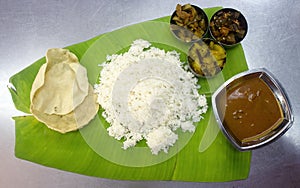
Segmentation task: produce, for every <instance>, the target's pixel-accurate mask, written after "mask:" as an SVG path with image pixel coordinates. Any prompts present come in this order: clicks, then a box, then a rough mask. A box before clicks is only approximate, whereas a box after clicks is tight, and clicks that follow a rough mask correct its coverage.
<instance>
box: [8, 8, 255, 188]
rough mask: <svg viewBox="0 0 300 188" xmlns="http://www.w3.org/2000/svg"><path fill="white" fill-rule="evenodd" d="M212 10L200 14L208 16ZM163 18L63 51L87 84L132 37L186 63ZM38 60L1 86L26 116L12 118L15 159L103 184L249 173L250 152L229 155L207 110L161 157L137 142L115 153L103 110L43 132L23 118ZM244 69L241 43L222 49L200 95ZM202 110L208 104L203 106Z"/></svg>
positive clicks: (231, 150) (40, 126)
mask: <svg viewBox="0 0 300 188" xmlns="http://www.w3.org/2000/svg"><path fill="white" fill-rule="evenodd" d="M219 9H220V7H215V8H208V9H205V12H206V13H207V15H208V17H211V15H212V14H213V13H214V12H215V11H217V10H219ZM169 19H170V17H169V16H166V17H163V18H159V19H156V20H152V21H147V22H142V23H139V24H135V25H131V26H127V27H124V28H121V29H119V30H116V31H112V32H110V33H106V34H103V35H99V36H96V37H94V38H92V39H90V40H88V41H85V42H81V43H78V44H75V45H72V46H68V47H66V48H67V49H69V50H70V51H71V52H73V53H75V54H76V55H77V57H78V58H79V60H80V63H81V64H82V65H83V66H85V67H86V68H87V71H88V78H89V82H90V83H91V84H92V85H93V84H95V83H97V82H98V77H99V72H100V70H101V67H100V66H98V64H101V63H102V62H104V61H105V59H106V55H108V54H115V53H122V52H125V51H126V50H128V48H129V46H130V44H131V43H132V41H133V40H135V39H139V38H142V39H145V40H148V41H150V42H151V43H152V44H153V46H155V47H158V48H161V49H164V50H167V51H169V50H176V51H178V52H180V53H181V56H180V58H181V60H182V61H186V59H187V55H186V54H187V51H188V48H189V45H188V44H184V43H182V42H180V41H178V40H177V39H176V38H175V37H174V36H173V35H172V34H171V32H170V30H169V24H168V22H169ZM43 63H45V58H44V57H43V58H41V59H40V60H38V61H36V62H34V63H33V64H32V65H30V66H28V67H27V68H25V69H23V70H22V71H21V72H19V73H17V74H15V75H14V76H12V77H11V78H10V80H9V81H10V83H11V84H12V85H13V87H11V88H9V90H10V93H11V96H12V99H13V102H14V104H15V107H16V108H17V109H18V110H20V111H22V112H24V113H27V114H28V115H26V116H19V117H13V119H14V120H15V134H16V137H15V138H16V141H15V156H16V157H17V158H20V159H24V160H28V161H31V162H34V163H37V164H41V165H44V166H47V167H52V168H56V169H61V170H65V171H70V172H74V173H79V174H84V175H88V176H95V177H101V178H109V179H119V180H176V181H193V182H222V181H232V180H239V179H245V178H247V177H248V174H249V169H250V160H251V152H239V151H237V150H236V149H235V148H234V147H233V146H232V145H231V144H230V143H229V142H228V141H227V140H226V138H225V137H224V136H223V135H222V134H221V133H218V132H214V131H206V130H210V128H211V127H216V126H217V125H216V121H215V120H214V119H213V114H212V110H211V108H209V110H208V112H207V113H206V114H205V115H204V119H203V120H201V121H200V122H199V123H198V124H197V125H196V126H197V128H196V131H195V132H194V133H183V132H181V131H178V132H177V133H178V135H179V139H178V141H177V142H176V144H175V145H174V146H173V147H171V148H170V150H169V152H168V153H164V152H161V153H159V154H158V155H152V154H151V152H150V150H149V149H148V148H147V147H146V145H145V143H143V142H142V143H139V144H138V145H137V146H136V147H134V148H130V149H128V150H123V149H122V148H121V147H122V143H121V142H119V141H117V140H115V139H113V138H111V137H109V136H108V134H107V131H106V128H107V127H108V126H109V125H108V123H107V122H106V121H105V119H104V118H103V117H102V116H101V113H102V111H103V109H100V110H99V112H98V115H97V116H96V117H95V118H94V120H92V121H91V122H90V123H89V124H88V125H87V126H85V127H84V128H82V129H80V130H78V131H74V132H70V133H67V134H60V133H58V132H55V131H53V130H50V129H48V128H47V127H46V126H45V125H44V124H43V123H41V122H39V121H37V120H36V119H35V118H34V117H33V116H32V115H30V110H29V106H30V100H29V94H30V90H31V85H32V82H33V80H34V78H35V76H36V74H37V72H38V70H39V68H40V66H41V65H42V64H43ZM247 69H248V66H247V63H246V60H245V57H244V52H243V49H242V46H241V45H237V46H236V47H234V48H230V49H227V62H226V65H225V67H224V69H223V71H222V73H221V74H219V75H218V76H216V77H214V78H211V79H199V84H200V85H201V88H200V89H199V92H200V93H203V94H205V95H206V96H207V98H208V101H210V95H211V94H212V93H213V92H214V90H215V89H216V88H217V87H218V86H219V85H220V84H222V82H224V81H225V80H227V79H228V78H230V77H231V76H233V75H235V74H237V73H239V72H242V71H245V70H247ZM209 107H211V104H210V102H209ZM204 136H206V137H207V136H208V137H211V138H212V139H213V141H212V142H211V144H209V145H208V146H207V149H206V150H205V151H200V150H199V144H200V141H201V139H202V138H203V137H204Z"/></svg>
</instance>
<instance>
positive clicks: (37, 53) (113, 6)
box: [0, 0, 300, 188]
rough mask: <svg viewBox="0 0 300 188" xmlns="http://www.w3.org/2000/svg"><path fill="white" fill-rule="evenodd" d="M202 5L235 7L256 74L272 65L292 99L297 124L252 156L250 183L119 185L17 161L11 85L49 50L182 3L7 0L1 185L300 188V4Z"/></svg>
mask: <svg viewBox="0 0 300 188" xmlns="http://www.w3.org/2000/svg"><path fill="white" fill-rule="evenodd" d="M188 2H189V3H193V4H197V5H199V6H201V7H213V6H223V7H233V8H236V9H239V10H241V11H242V12H243V14H244V15H245V16H246V18H247V20H248V24H249V31H248V35H247V37H246V39H245V40H244V41H243V42H242V44H243V47H244V51H245V55H246V59H247V62H248V64H249V67H250V68H257V67H266V68H267V69H269V70H270V71H271V72H272V73H273V74H275V76H276V77H277V78H278V79H279V80H280V81H281V83H282V84H283V85H284V86H285V89H286V91H287V93H288V95H289V97H290V99H291V102H292V106H293V109H294V115H295V123H294V125H293V127H292V128H291V129H290V130H289V131H288V132H287V133H286V134H285V135H284V136H283V137H281V138H280V139H279V140H277V141H276V142H274V143H272V144H271V145H268V146H266V147H264V148H261V149H257V150H255V151H253V157H252V162H251V170H250V175H249V178H248V179H246V180H242V181H234V182H226V183H190V182H169V181H146V182H145V181H136V182H134V181H116V180H107V179H101V178H94V177H87V176H83V175H78V174H73V173H69V172H64V171H60V170H56V169H51V168H47V167H44V166H41V165H37V164H34V163H30V162H27V161H23V160H19V159H17V158H15V156H14V137H15V136H14V122H13V120H12V119H11V117H12V116H17V115H20V114H21V112H19V111H17V110H15V108H14V106H13V102H12V100H11V97H10V94H9V92H8V89H7V88H6V86H7V84H8V79H9V77H10V76H12V75H13V74H15V73H17V72H18V71H20V70H22V69H23V68H25V67H26V66H28V65H30V64H31V63H32V62H34V61H35V60H37V59H38V58H40V57H42V56H44V53H45V51H46V49H48V48H51V47H64V46H68V45H71V44H74V43H78V42H80V41H85V40H87V39H89V38H92V37H94V36H96V35H99V34H101V33H105V32H109V31H112V30H115V29H117V28H120V27H123V26H126V25H129V24H133V23H138V22H141V21H146V20H151V19H154V18H158V17H162V16H166V15H169V14H171V12H172V11H173V10H174V8H175V5H176V4H177V1H175V0H168V1H155V0H146V1H140V0H131V1H129V0H124V1H121V0H119V1H118V0H102V1H93V0H89V1H79V0H72V1H71V0H70V1H49V0H47V1H45V0H42V1H34V0H24V1H12V0H0V57H1V59H0V87H1V90H0V121H1V124H0V187H7V188H11V187H31V188H35V187H44V188H45V187H49V188H50V187H51V188H52V187H63V188H65V187H72V188H74V187H157V188H159V187H197V188H199V187H222V188H224V187H231V188H232V187H272V188H275V187H300V179H299V177H300V123H299V114H300V103H299V100H298V98H299V94H300V84H299V80H300V74H299V72H300V62H299V59H300V43H299V41H300V34H299V33H300V19H299V18H300V11H299V10H300V1H296V0H289V1H288V0H282V1H272V0H265V1H259V0H243V1H230V0H228V1H225V0H224V1H217V0H215V1H182V2H181V3H188Z"/></svg>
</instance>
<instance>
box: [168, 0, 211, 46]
mask: <svg viewBox="0 0 300 188" xmlns="http://www.w3.org/2000/svg"><path fill="white" fill-rule="evenodd" d="M187 5H188V6H191V7H193V8H194V10H195V11H196V13H197V16H200V17H201V21H202V23H200V21H199V20H196V18H194V20H190V21H188V22H187V23H183V24H180V25H179V23H176V22H177V21H176V20H174V17H175V16H177V10H175V11H174V12H173V14H172V15H171V18H170V30H171V32H172V33H173V35H174V36H175V37H176V38H177V39H179V40H181V41H183V42H187V43H189V42H195V41H197V40H200V39H202V38H203V37H204V36H205V35H206V34H207V32H208V18H207V15H206V13H205V12H204V11H203V9H201V8H200V7H198V6H195V5H190V4H185V5H182V6H181V5H179V4H178V5H177V7H176V9H177V8H178V6H181V7H183V6H187ZM188 12H190V11H189V10H188ZM177 18H178V16H177ZM192 24H193V25H194V24H197V25H200V24H201V25H202V24H204V26H205V27H204V29H203V33H202V35H201V36H199V33H198V34H197V33H196V31H197V30H194V29H192V28H191V27H190V26H191V25H192ZM201 30H202V29H201Z"/></svg>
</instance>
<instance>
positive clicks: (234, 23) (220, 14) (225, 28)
mask: <svg viewBox="0 0 300 188" xmlns="http://www.w3.org/2000/svg"><path fill="white" fill-rule="evenodd" d="M247 32H248V24H247V20H246V18H245V17H244V15H243V14H242V13H241V12H240V11H238V10H235V9H232V8H223V9H221V10H219V11H217V12H215V13H214V14H213V16H212V17H211V19H210V21H209V33H210V35H211V37H212V38H213V39H215V40H216V41H218V42H220V43H221V44H222V45H223V46H224V47H227V48H230V47H233V46H236V45H237V44H239V43H240V42H241V41H242V40H243V39H244V38H245V37H246V35H247Z"/></svg>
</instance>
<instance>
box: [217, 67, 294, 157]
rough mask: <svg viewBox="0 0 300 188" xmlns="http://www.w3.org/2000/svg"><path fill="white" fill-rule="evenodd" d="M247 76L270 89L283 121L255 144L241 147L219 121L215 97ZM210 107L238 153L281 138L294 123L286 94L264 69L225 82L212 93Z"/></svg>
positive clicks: (248, 72) (250, 71)
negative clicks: (257, 79)
mask: <svg viewBox="0 0 300 188" xmlns="http://www.w3.org/2000/svg"><path fill="white" fill-rule="evenodd" d="M247 76H258V77H259V78H260V79H261V80H262V81H264V82H265V83H266V85H267V86H268V87H269V88H270V89H271V91H272V92H273V94H274V96H275V97H276V99H277V100H278V102H279V106H280V107H281V110H282V113H283V121H282V122H281V123H280V124H279V125H278V126H277V127H276V128H275V129H274V130H272V131H271V132H269V133H268V134H267V135H265V136H263V137H261V138H259V139H258V140H256V141H255V142H251V143H249V144H247V145H242V144H241V143H240V142H239V141H238V140H237V139H236V138H234V136H233V135H232V134H231V133H230V132H229V131H228V130H227V129H226V127H224V125H223V123H222V119H221V114H220V110H219V109H218V106H217V97H218V96H219V95H220V94H221V93H222V92H224V91H225V90H226V88H227V86H228V85H229V84H230V83H232V82H234V81H238V80H239V79H243V78H245V77H247ZM212 107H213V112H214V115H215V117H216V120H217V122H218V124H219V127H220V129H221V130H222V132H223V134H224V135H225V136H226V137H227V138H228V140H229V141H230V142H231V143H232V144H233V145H234V146H235V147H236V148H237V149H238V150H240V151H245V150H252V149H255V148H258V147H261V146H264V145H266V144H269V143H271V142H273V141H274V140H276V139H278V138H279V137H281V136H282V135H283V134H284V133H285V132H286V131H287V130H288V129H289V128H290V127H291V126H292V124H293V121H294V116H293V112H292V108H291V105H290V101H289V99H288V96H287V95H286V92H285V91H284V89H283V87H282V85H281V84H280V83H279V81H278V80H276V79H275V77H274V76H273V75H272V74H271V73H270V72H269V71H268V70H266V69H264V68H259V69H253V70H249V71H245V72H242V73H240V74H237V75H235V76H233V77H232V78H230V79H229V80H227V81H226V82H225V83H224V84H222V85H221V86H220V87H219V88H218V89H217V90H216V91H215V92H214V94H213V96H212Z"/></svg>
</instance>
